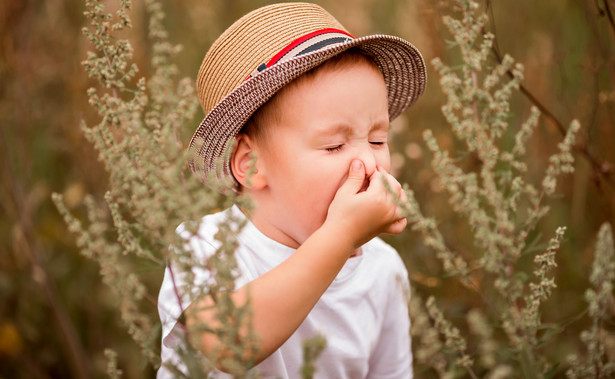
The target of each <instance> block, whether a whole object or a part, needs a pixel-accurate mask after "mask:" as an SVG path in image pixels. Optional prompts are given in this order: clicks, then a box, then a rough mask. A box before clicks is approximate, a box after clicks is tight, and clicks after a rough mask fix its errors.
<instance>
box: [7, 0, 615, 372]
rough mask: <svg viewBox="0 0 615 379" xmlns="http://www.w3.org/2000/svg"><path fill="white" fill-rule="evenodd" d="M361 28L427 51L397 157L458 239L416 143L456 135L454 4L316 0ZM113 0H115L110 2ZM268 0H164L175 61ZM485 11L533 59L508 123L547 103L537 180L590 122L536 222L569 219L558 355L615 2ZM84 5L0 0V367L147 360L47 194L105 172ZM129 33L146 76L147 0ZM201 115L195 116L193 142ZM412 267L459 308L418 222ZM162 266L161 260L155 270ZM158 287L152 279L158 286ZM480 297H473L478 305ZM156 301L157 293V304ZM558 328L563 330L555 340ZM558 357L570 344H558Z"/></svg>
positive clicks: (598, 200)
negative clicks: (575, 130)
mask: <svg viewBox="0 0 615 379" xmlns="http://www.w3.org/2000/svg"><path fill="white" fill-rule="evenodd" d="M314 2H315V3H318V4H321V5H323V6H324V7H325V8H326V9H327V10H329V11H330V12H331V13H332V14H333V15H334V16H335V17H337V18H338V19H339V20H340V21H341V22H342V24H344V25H345V26H346V27H347V29H349V30H350V31H351V33H353V34H354V35H355V36H361V35H365V34H373V33H386V34H395V35H398V36H401V37H402V38H405V39H407V40H408V41H410V42H412V43H413V44H414V45H415V46H416V47H418V49H419V50H420V51H421V52H422V53H423V55H424V58H425V61H426V62H427V63H428V70H429V71H428V86H427V90H426V92H425V94H424V96H423V97H422V98H421V99H420V100H419V101H418V103H417V104H416V105H415V106H414V107H412V108H411V109H410V110H408V111H407V112H406V113H405V114H404V115H403V116H402V117H400V118H399V119H398V120H397V121H395V122H394V123H393V129H394V133H395V138H394V139H393V142H392V144H393V160H392V161H393V169H394V171H395V174H396V175H397V177H398V178H399V180H400V181H401V182H406V183H408V184H409V185H410V187H411V188H412V189H413V190H414V191H415V194H416V196H417V199H418V200H419V202H420V203H421V207H422V210H423V212H424V214H426V215H432V216H434V217H436V218H437V219H438V221H439V224H440V228H441V230H442V232H443V233H444V234H445V237H446V238H447V240H448V241H453V243H454V246H455V247H456V248H458V249H460V250H461V251H463V246H470V245H471V240H470V239H471V234H468V233H467V229H466V227H465V226H463V224H462V223H459V222H457V221H458V220H457V219H456V216H455V215H454V214H452V213H451V212H450V206H449V204H448V200H447V196H446V194H445V193H443V192H442V188H441V187H440V186H439V183H438V180H437V179H436V178H435V176H434V174H433V171H432V170H431V168H430V158H431V157H430V154H429V153H428V152H427V151H426V149H425V148H424V146H423V142H422V137H421V134H422V131H423V130H424V129H425V128H430V129H432V130H434V134H435V135H436V137H437V138H438V141H439V142H440V144H441V145H442V147H443V148H445V149H449V150H451V151H452V152H453V153H455V152H456V151H457V150H456V149H458V148H459V146H458V145H457V143H456V142H455V140H454V139H453V137H452V135H451V133H450V132H449V129H448V126H447V124H446V122H445V121H444V118H443V116H442V115H441V112H440V107H441V106H442V105H443V104H444V102H445V101H446V100H445V97H444V95H443V94H442V92H441V90H440V87H439V84H438V76H437V73H435V72H434V71H433V69H432V67H431V65H430V64H429V62H430V61H431V60H432V59H433V58H434V57H442V58H443V60H444V61H445V62H446V63H447V64H449V65H455V62H458V56H457V54H458V53H457V52H456V51H455V50H454V49H450V48H449V44H448V41H450V40H451V36H450V34H449V33H448V32H447V30H446V28H445V27H444V25H443V24H442V15H443V14H445V13H446V12H447V11H448V10H449V6H448V5H447V4H446V2H440V1H436V0H352V1H351V0H337V1H333V0H329V1H326V0H321V1H314ZM107 3H108V6H109V9H115V8H117V2H116V1H114V0H110V1H108V2H107ZM268 3H272V1H264V0H251V1H248V0H174V1H163V2H162V4H163V8H164V10H165V12H166V14H167V18H166V20H165V23H166V26H167V28H168V30H169V33H170V39H171V41H172V42H174V43H179V44H181V45H183V46H184V50H183V51H182V52H181V53H180V54H179V56H178V58H177V60H176V63H177V64H178V66H179V68H180V71H181V73H182V75H181V76H182V77H183V76H188V77H191V78H195V76H196V73H197V71H198V68H199V66H200V63H201V60H202V59H203V56H204V54H205V52H206V51H207V49H208V47H209V46H210V44H211V43H212V42H213V40H214V39H215V38H216V37H217V36H218V35H219V34H220V33H221V32H222V31H223V30H224V29H225V28H226V27H228V26H229V25H230V24H231V23H232V22H233V21H234V20H235V19H237V18H238V17H240V16H241V15H243V14H245V13H247V12H248V11H250V10H252V9H254V8H257V7H258V6H261V5H265V4H268ZM481 4H482V5H483V6H484V7H485V9H486V10H487V11H488V13H489V15H490V22H489V24H488V27H487V28H488V30H490V31H492V32H494V33H495V34H496V41H497V46H498V49H499V51H500V53H501V54H510V55H511V56H512V57H513V58H515V60H516V61H517V62H520V63H522V64H523V65H524V66H525V80H524V81H523V86H524V91H525V93H522V92H519V93H517V94H516V95H515V96H514V97H513V102H512V108H511V109H512V114H511V119H510V124H511V127H513V128H516V127H518V126H519V125H520V124H521V123H522V121H523V120H524V119H525V118H527V116H528V115H529V112H530V106H531V105H533V104H534V105H539V106H540V107H542V108H543V110H544V111H546V112H548V113H549V114H550V116H544V115H543V116H542V117H541V121H540V124H539V126H538V128H537V130H536V133H535V135H534V136H533V137H532V138H531V139H530V141H529V144H528V156H529V162H530V173H529V179H528V180H529V181H531V182H533V183H537V184H538V183H540V181H541V180H542V176H543V173H544V169H545V167H546V163H547V162H548V157H549V155H550V154H552V153H553V152H555V151H556V149H557V143H559V142H560V141H561V140H562V133H561V128H562V127H563V128H567V127H568V125H569V123H570V121H571V120H572V119H574V118H577V119H579V120H580V122H581V124H582V129H581V133H580V135H579V138H578V144H577V149H576V150H575V158H576V162H575V166H576V171H575V173H574V174H573V175H569V176H566V177H564V178H563V179H562V180H561V181H560V183H559V186H558V191H557V193H558V196H556V197H555V198H553V199H550V200H548V204H549V205H550V207H551V212H550V214H549V215H548V216H547V217H546V218H545V219H544V220H543V221H542V222H541V224H540V225H539V229H540V230H541V231H542V233H543V235H544V238H545V239H546V240H547V239H548V238H550V237H551V236H552V235H553V234H554V230H555V228H556V227H557V226H559V225H566V226H568V227H569V228H568V233H567V235H566V239H565V242H564V244H563V246H562V249H561V251H560V253H559V254H558V256H557V260H558V266H559V267H558V270H557V274H556V282H557V285H558V289H557V291H556V293H555V294H554V295H553V296H552V297H551V299H549V301H548V302H547V303H546V304H545V307H544V312H543V316H544V318H545V320H547V321H548V320H550V319H554V320H566V319H568V320H572V321H571V322H570V323H569V325H568V327H567V328H566V329H565V330H564V331H563V332H562V333H564V334H565V337H566V338H564V339H563V341H565V342H563V343H560V344H558V345H557V346H553V347H551V348H553V349H554V354H560V355H561V356H562V357H565V355H566V354H568V353H571V352H573V351H575V349H578V348H579V346H580V342H579V339H578V332H579V331H580V330H581V329H583V328H584V327H586V324H585V321H584V319H583V318H577V316H578V315H580V314H581V312H582V310H583V308H584V306H585V305H584V300H583V293H584V291H585V289H586V288H587V283H588V275H589V271H590V265H591V260H592V256H593V247H594V241H595V236H596V232H597V230H598V228H599V226H600V224H601V223H602V222H604V221H609V222H610V223H611V224H612V225H613V224H615V173H614V172H613V167H614V166H613V164H614V163H615V149H613V148H612V146H613V143H614V142H615V128H614V126H615V23H614V21H613V14H614V13H615V2H613V1H612V0H596V1H583V0H543V1H540V2H536V1H532V0H519V1H514V2H495V4H491V3H490V2H481ZM84 8H85V6H84V3H83V2H81V1H76V0H74V1H73V0H45V1H38V0H5V1H3V2H1V3H0V49H1V50H0V128H1V131H0V175H1V180H0V378H13V377H15V378H66V377H75V378H77V377H79V378H97V377H103V376H104V371H105V366H106V361H105V357H104V354H103V351H104V349H105V348H112V349H114V350H116V351H117V352H118V353H119V365H120V368H121V369H122V370H123V371H124V373H125V377H127V378H141V377H152V376H153V371H152V370H151V368H149V367H147V365H146V363H145V360H143V359H142V358H141V356H140V352H139V349H138V347H137V346H136V345H135V344H134V343H133V342H132V341H131V339H130V337H129V336H128V334H127V333H126V331H125V330H124V329H123V328H122V326H121V322H120V320H119V312H118V310H117V302H116V301H115V299H114V297H113V296H112V295H111V294H110V292H109V290H108V289H107V288H106V287H105V286H104V285H103V284H102V283H101V281H100V277H99V274H98V267H97V264H96V263H95V262H92V261H89V260H87V259H85V258H83V257H82V256H80V255H79V252H78V250H77V248H76V245H75V241H74V236H73V235H71V234H70V233H69V232H68V231H67V227H66V226H65V224H64V222H63V220H62V219H61V217H60V215H59V214H58V212H57V210H56V208H55V207H54V205H53V204H52V202H51V200H50V195H51V193H52V192H59V193H62V194H64V196H65V200H66V202H67V204H68V206H69V207H70V208H72V209H75V210H77V209H79V207H80V205H81V204H82V202H83V199H84V195H85V194H87V193H92V194H94V195H95V196H97V197H101V196H102V194H103V193H104V191H105V190H106V173H105V171H104V169H103V168H102V166H101V165H100V164H99V162H98V161H97V158H96V153H95V151H94V150H93V148H92V146H91V145H90V144H89V143H88V142H87V141H86V140H85V139H84V137H83V135H82V132H81V129H80V127H79V124H80V122H82V121H85V122H86V123H88V124H94V123H96V122H97V121H98V120H97V118H96V115H95V113H94V111H93V109H92V108H91V107H90V106H89V105H88V103H87V97H86V94H85V92H86V89H87V88H88V87H90V86H92V85H94V83H93V82H91V81H90V80H89V79H88V78H87V76H86V74H85V72H84V70H83V69H82V67H81V65H80V62H81V61H82V60H83V59H84V58H85V54H86V51H87V50H89V49H91V46H90V45H89V43H88V42H87V41H86V39H85V38H84V36H83V35H82V33H81V28H82V27H83V26H84V25H85V18H84V16H83V11H84ZM131 17H132V19H133V22H134V29H133V31H132V33H131V34H130V35H129V36H128V37H129V39H130V40H131V43H132V46H133V47H134V50H135V61H136V63H137V64H138V66H139V67H140V75H142V76H147V75H148V61H149V55H150V45H149V43H148V41H147V29H146V25H145V20H146V14H145V11H144V6H143V4H142V3H141V1H138V0H136V1H135V3H134V4H133V10H132V14H131ZM202 117H203V114H202V112H199V114H198V115H197V117H196V119H195V120H194V122H193V123H192V124H190V125H186V126H185V128H184V130H183V132H184V135H183V138H184V140H185V141H187V140H188V139H189V138H190V136H191V135H192V132H193V130H194V127H195V126H196V125H197V124H198V122H199V121H200V119H201V118H202ZM389 241H390V242H391V243H392V244H394V245H395V246H396V247H397V248H398V250H399V251H400V254H402V257H403V258H404V260H405V262H406V263H407V265H408V269H409V272H410V277H411V281H412V284H413V285H414V287H415V288H416V289H417V291H418V292H419V293H422V294H434V295H436V296H437V297H438V299H439V301H441V304H443V305H442V307H443V308H444V309H445V312H446V313H447V315H448V316H449V317H450V318H451V320H452V321H453V322H455V320H456V318H463V316H464V313H465V312H466V310H467V304H468V301H467V298H468V297H470V298H471V296H472V295H470V294H469V292H468V291H467V290H466V289H465V288H463V287H461V286H458V285H456V282H454V281H452V280H450V279H446V278H445V277H443V276H442V274H441V268H440V265H439V262H438V261H437V260H436V259H435V258H434V257H433V255H432V254H431V252H430V251H429V250H428V249H426V248H425V247H424V246H423V245H422V244H421V243H420V239H419V238H418V236H416V235H414V234H413V233H411V232H407V233H404V234H403V235H402V236H399V237H396V238H389ZM159 274H160V279H161V278H162V268H161V269H160V272H159ZM151 291H152V293H153V294H154V295H155V293H156V291H157V288H151ZM464 299H465V300H464ZM477 305H478V303H477ZM152 312H155V307H154V305H152ZM560 341H561V340H560ZM562 360H563V358H562Z"/></svg>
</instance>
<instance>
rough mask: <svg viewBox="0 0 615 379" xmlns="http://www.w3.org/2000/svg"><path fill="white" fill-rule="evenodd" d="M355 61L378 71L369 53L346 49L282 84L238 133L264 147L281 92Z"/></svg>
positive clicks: (275, 119)
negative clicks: (323, 71)
mask: <svg viewBox="0 0 615 379" xmlns="http://www.w3.org/2000/svg"><path fill="white" fill-rule="evenodd" d="M357 63H364V64H365V63H366V64H368V65H369V66H370V67H372V68H373V69H374V70H376V71H378V72H380V69H379V68H378V65H377V64H376V62H374V60H373V59H372V57H371V56H370V55H369V54H367V53H366V52H364V51H362V50H359V49H350V50H347V51H345V52H343V53H341V54H338V55H336V56H334V57H332V58H330V59H328V60H327V61H325V62H324V63H323V64H321V65H319V66H317V67H315V68H313V69H311V70H310V71H307V72H306V73H305V74H303V75H301V76H300V77H298V78H297V79H295V80H293V81H292V82H290V83H289V84H287V85H286V86H284V88H282V89H281V90H280V91H279V92H278V93H277V94H275V95H274V96H273V97H272V98H271V99H269V100H268V101H267V102H266V103H265V104H263V105H262V106H261V107H260V108H259V109H258V110H257V111H256V112H254V113H253V114H252V116H251V117H250V119H249V120H248V121H247V122H246V124H245V125H244V126H243V127H242V128H241V130H240V132H239V133H242V134H246V135H248V136H249V137H251V138H253V139H254V140H256V141H257V142H258V143H259V144H261V145H263V146H265V147H266V146H267V142H268V140H269V138H268V137H269V136H270V134H271V128H268V127H267V125H270V124H271V123H273V122H275V121H278V120H279V116H280V107H279V99H280V98H281V95H282V94H283V93H285V92H287V91H288V90H289V89H291V88H294V87H296V86H298V85H299V84H301V83H303V82H305V81H306V80H311V79H312V78H314V76H315V74H316V73H317V72H318V71H320V70H323V69H325V68H326V69H328V70H342V69H345V68H347V67H349V66H351V65H355V64H357Z"/></svg>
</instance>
